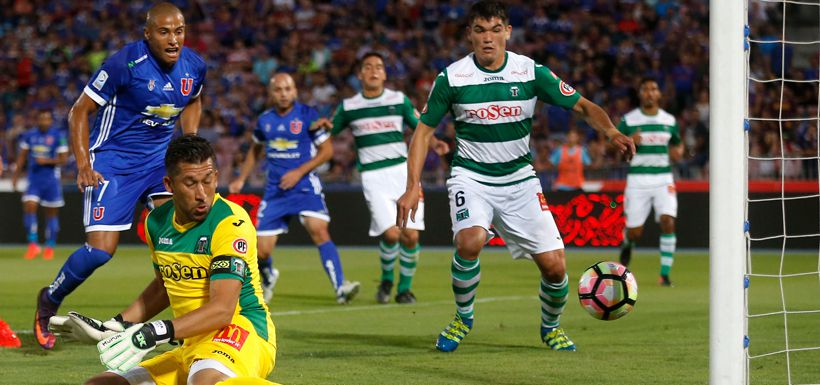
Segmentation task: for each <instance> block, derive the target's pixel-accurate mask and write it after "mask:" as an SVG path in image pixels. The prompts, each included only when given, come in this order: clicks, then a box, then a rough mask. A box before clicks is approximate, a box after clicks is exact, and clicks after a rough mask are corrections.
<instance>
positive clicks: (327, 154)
mask: <svg viewBox="0 0 820 385" xmlns="http://www.w3.org/2000/svg"><path fill="white" fill-rule="evenodd" d="M316 150H317V151H316V156H314V157H313V158H311V159H310V160H308V161H307V162H305V163H302V164H301V165H300V166H299V167H297V168H294V169H293V170H290V171H288V172H286V173H285V175H282V178H280V179H279V188H281V189H283V190H288V189H291V188H293V186H296V184H297V183H299V180H301V179H302V177H303V176H305V174H307V173H309V172H311V171H313V169H315V168H316V167H319V166H321V165H322V164H323V163H325V162H327V161H329V160H330V158H332V157H333V143H332V142H331V141H330V139H329V138H328V140H325V141H324V142H322V144H320V145H319V146H318V147H317V148H316Z"/></svg>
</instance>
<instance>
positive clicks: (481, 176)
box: [421, 51, 581, 185]
mask: <svg viewBox="0 0 820 385" xmlns="http://www.w3.org/2000/svg"><path fill="white" fill-rule="evenodd" d="M580 97H581V95H580V94H579V93H578V92H576V91H575V89H573V88H572V87H570V86H569V85H568V84H566V83H564V82H563V81H561V79H559V78H558V76H556V75H555V74H554V73H553V72H552V71H550V70H549V68H547V67H544V66H542V65H540V64H536V63H535V61H533V60H532V59H530V58H528V57H526V56H523V55H518V54H516V53H513V52H509V51H508V52H506V54H505V60H504V64H503V65H502V66H501V68H499V69H498V70H496V71H490V70H487V69H485V68H482V67H481V66H480V65H479V64H478V63H477V62H476V61H475V59H474V54H470V55H468V56H466V57H464V58H463V59H461V60H459V61H457V62H455V63H453V64H450V65H449V66H448V67H447V68H446V69H445V70H444V71H442V72H441V73H440V74H438V76H437V77H436V81H435V83H434V84H433V89H432V90H431V91H430V97H429V98H428V100H427V104H426V105H425V106H424V109H423V111H422V114H421V121H422V122H424V124H426V125H428V126H430V127H436V126H437V125H438V124H439V122H440V121H441V119H442V118H443V117H444V115H445V114H446V113H447V112H448V111H449V112H450V113H451V115H452V117H453V121H454V124H455V129H456V153H455V156H454V157H453V164H452V171H451V174H452V175H453V176H456V175H465V176H466V177H468V178H471V179H473V180H475V181H478V182H480V183H483V184H488V185H508V184H513V183H518V182H520V181H522V180H525V179H529V178H533V177H535V170H534V169H533V167H532V154H531V151H530V133H531V132H532V117H533V113H534V112H535V104H536V102H537V101H538V100H541V101H544V102H546V103H550V104H553V105H556V106H560V107H563V108H566V109H570V108H572V107H573V106H575V103H577V102H578V99H579V98H580Z"/></svg>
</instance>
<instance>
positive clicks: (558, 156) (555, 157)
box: [550, 147, 561, 166]
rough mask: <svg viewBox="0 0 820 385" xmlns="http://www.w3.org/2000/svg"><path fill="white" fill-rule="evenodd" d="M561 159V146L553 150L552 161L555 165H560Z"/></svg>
mask: <svg viewBox="0 0 820 385" xmlns="http://www.w3.org/2000/svg"><path fill="white" fill-rule="evenodd" d="M560 161H561V148H560V147H559V148H556V149H554V150H552V154H550V163H552V164H553V165H556V166H557V165H558V162H560Z"/></svg>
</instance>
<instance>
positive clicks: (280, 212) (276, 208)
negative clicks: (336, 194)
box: [256, 191, 330, 237]
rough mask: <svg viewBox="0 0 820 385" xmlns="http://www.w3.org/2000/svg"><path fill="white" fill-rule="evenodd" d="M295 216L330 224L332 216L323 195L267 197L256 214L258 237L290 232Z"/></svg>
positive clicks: (301, 194)
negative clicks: (291, 222)
mask: <svg viewBox="0 0 820 385" xmlns="http://www.w3.org/2000/svg"><path fill="white" fill-rule="evenodd" d="M294 215H298V216H299V217H300V218H299V219H300V220H301V217H313V218H319V219H321V220H324V221H325V222H330V214H329V213H328V211H327V205H325V195H324V194H322V193H318V194H316V193H313V192H304V191H294V192H287V193H284V194H283V193H281V192H278V193H277V194H276V195H274V196H272V197H271V196H268V194H265V196H264V197H263V198H262V202H260V203H259V210H258V211H257V214H256V235H258V236H260V237H265V236H273V235H279V234H284V233H287V232H288V223H289V222H290V218H291V217H292V216H294Z"/></svg>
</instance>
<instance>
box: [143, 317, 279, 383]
mask: <svg viewBox="0 0 820 385" xmlns="http://www.w3.org/2000/svg"><path fill="white" fill-rule="evenodd" d="M233 322H234V323H232V324H230V325H228V326H226V327H225V328H223V329H221V330H218V331H215V332H213V333H210V334H208V335H207V337H203V338H202V339H198V341H197V342H194V343H188V342H187V341H186V343H185V344H184V345H183V346H181V347H178V348H176V349H173V350H171V351H167V352H165V353H162V354H160V355H158V356H156V357H154V358H151V359H149V360H146V361H143V362H142V363H140V366H142V367H143V368H145V369H146V370H147V371H148V373H150V374H151V378H153V380H154V382H156V383H157V385H184V384H186V383H187V380H188V371H189V369H190V368H191V365H192V364H193V363H194V362H196V361H198V360H207V359H210V360H216V361H219V362H220V363H222V364H223V365H225V366H226V367H227V368H228V369H230V370H232V371H233V372H234V373H236V375H237V376H240V377H259V378H265V377H267V376H268V374H270V372H271V371H272V370H273V366H274V364H275V361H276V345H275V343H274V344H271V343H269V342H268V341H266V340H264V339H262V337H260V336H259V335H258V334H256V332H255V330H254V328H253V325H252V324H251V322H250V321H248V319H247V318H245V317H242V316H236V317H234V319H233ZM268 333H269V335H270V336H269V337H270V338H269V339H270V340H271V341H276V331H275V329H274V328H273V325H270V324H269V328H268Z"/></svg>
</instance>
